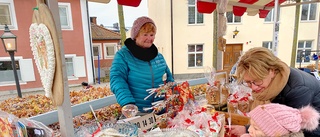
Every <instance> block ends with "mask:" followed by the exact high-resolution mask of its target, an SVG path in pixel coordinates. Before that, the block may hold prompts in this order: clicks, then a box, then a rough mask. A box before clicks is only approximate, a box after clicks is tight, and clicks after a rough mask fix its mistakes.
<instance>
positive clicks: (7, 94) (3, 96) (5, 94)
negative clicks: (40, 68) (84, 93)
mask: <svg viewBox="0 0 320 137" xmlns="http://www.w3.org/2000/svg"><path fill="white" fill-rule="evenodd" d="M92 86H94V87H104V86H108V87H109V83H100V84H98V83H97V84H94V85H92ZM81 89H82V86H81V85H69V91H79V90H81ZM21 92H22V97H26V96H30V95H37V94H42V95H44V94H45V93H44V90H43V88H34V89H21ZM15 97H18V93H17V91H16V90H10V91H1V92H0V102H2V101H4V100H7V99H9V98H15Z"/></svg>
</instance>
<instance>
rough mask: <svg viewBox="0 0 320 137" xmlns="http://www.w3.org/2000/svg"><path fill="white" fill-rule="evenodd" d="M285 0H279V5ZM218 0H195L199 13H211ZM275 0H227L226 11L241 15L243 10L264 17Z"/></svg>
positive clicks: (248, 13) (250, 14) (251, 14)
mask: <svg viewBox="0 0 320 137" xmlns="http://www.w3.org/2000/svg"><path fill="white" fill-rule="evenodd" d="M285 1H286V0H279V1H278V2H279V5H280V4H281V3H283V2H285ZM218 2H219V0H197V8H198V12H200V13H212V12H213V11H214V10H215V9H216V6H217V5H218V4H217V3H218ZM274 4H275V0H228V3H227V9H226V11H232V12H233V14H234V15H235V16H242V15H243V14H244V13H245V12H246V13H247V15H249V16H255V15H257V14H259V17H260V18H265V17H266V16H267V15H268V13H269V11H270V10H271V9H272V8H273V7H274Z"/></svg>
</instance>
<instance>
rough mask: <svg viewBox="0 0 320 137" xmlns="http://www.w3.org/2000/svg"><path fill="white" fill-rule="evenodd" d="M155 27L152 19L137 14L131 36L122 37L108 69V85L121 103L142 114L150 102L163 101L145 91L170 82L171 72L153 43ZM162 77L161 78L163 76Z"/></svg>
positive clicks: (171, 78) (171, 80)
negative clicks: (120, 45) (118, 48)
mask: <svg viewBox="0 0 320 137" xmlns="http://www.w3.org/2000/svg"><path fill="white" fill-rule="evenodd" d="M155 34H156V26H155V23H154V22H153V20H152V19H150V18H148V17H140V18H138V19H136V20H135V22H134V23H133V26H132V29H131V38H128V39H126V41H125V46H123V47H122V48H121V49H120V50H119V51H118V52H117V53H116V55H115V57H114V59H113V62H112V66H111V70H110V87H111V91H112V92H113V93H114V94H115V96H116V98H117V102H118V103H119V104H120V105H121V106H125V105H127V104H134V105H136V106H137V107H138V109H139V111H140V112H142V113H148V112H151V111H152V110H150V111H147V112H146V111H144V110H143V108H150V107H152V105H151V103H153V102H156V101H159V100H163V98H155V97H154V96H151V97H149V98H147V99H146V100H144V98H145V97H147V96H148V95H149V93H148V92H147V91H146V90H147V89H150V88H157V87H159V85H161V84H164V82H173V81H174V79H173V77H172V73H171V72H170V70H169V67H168V66H167V63H166V61H165V59H164V57H163V56H162V54H161V53H158V49H157V47H156V46H155V45H154V44H153V41H154V38H155ZM164 76H166V79H164V80H163V77H164Z"/></svg>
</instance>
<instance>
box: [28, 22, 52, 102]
mask: <svg viewBox="0 0 320 137" xmlns="http://www.w3.org/2000/svg"><path fill="white" fill-rule="evenodd" d="M29 35H30V46H31V50H32V52H33V56H34V60H35V62H36V65H37V68H38V71H39V73H40V77H41V83H42V86H43V88H44V91H45V95H46V96H47V97H52V83H53V78H54V72H55V54H54V45H53V42H52V38H51V35H50V32H49V30H48V28H47V27H46V25H44V24H39V25H38V24H37V23H33V24H31V26H30V28H29Z"/></svg>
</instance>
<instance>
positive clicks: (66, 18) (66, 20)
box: [58, 2, 73, 30]
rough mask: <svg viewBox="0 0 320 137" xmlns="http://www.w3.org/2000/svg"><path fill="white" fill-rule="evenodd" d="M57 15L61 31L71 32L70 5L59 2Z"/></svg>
mask: <svg viewBox="0 0 320 137" xmlns="http://www.w3.org/2000/svg"><path fill="white" fill-rule="evenodd" d="M58 5H59V15H60V24H61V29H67V30H72V29H73V25H72V13H71V5H70V3H63V2H59V3H58Z"/></svg>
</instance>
